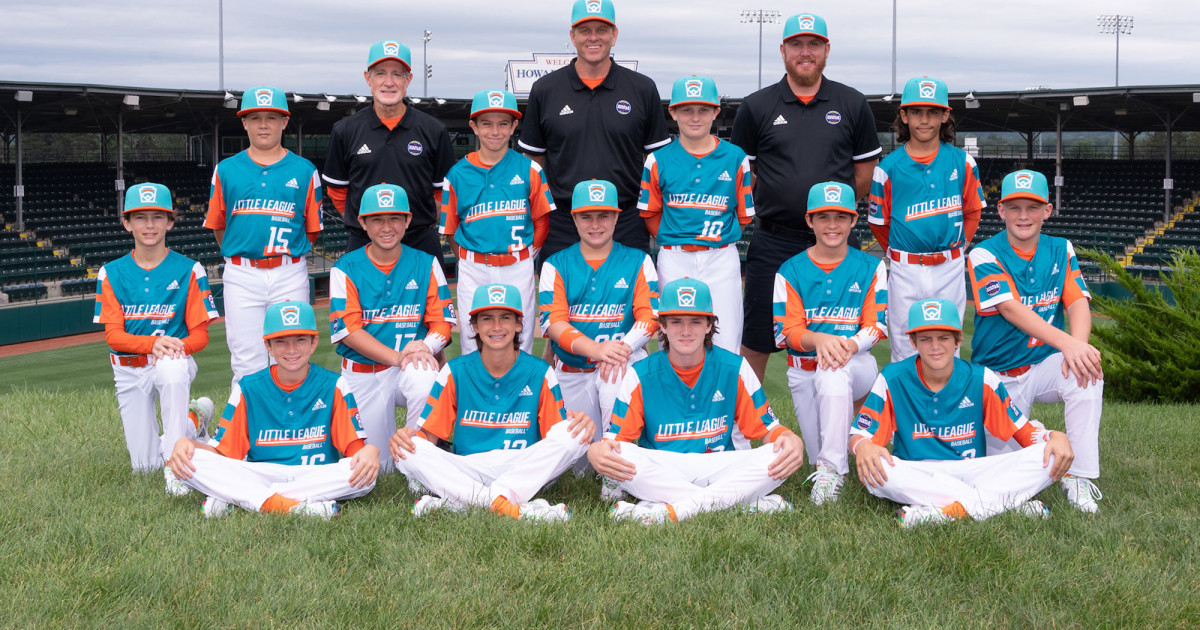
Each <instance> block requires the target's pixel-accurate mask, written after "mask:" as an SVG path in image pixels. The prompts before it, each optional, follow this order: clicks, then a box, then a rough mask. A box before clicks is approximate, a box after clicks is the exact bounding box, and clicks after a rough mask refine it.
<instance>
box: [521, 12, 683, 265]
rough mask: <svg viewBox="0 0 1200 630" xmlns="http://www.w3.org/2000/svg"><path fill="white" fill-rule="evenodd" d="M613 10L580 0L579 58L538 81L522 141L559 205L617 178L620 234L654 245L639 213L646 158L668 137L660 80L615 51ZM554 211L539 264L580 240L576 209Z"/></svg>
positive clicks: (635, 243)
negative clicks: (583, 186) (582, 185)
mask: <svg viewBox="0 0 1200 630" xmlns="http://www.w3.org/2000/svg"><path fill="white" fill-rule="evenodd" d="M615 15H616V13H615V11H614V10H613V5H612V2H611V0H576V2H575V5H574V7H573V8H572V10H571V42H572V43H573V44H574V45H575V53H576V57H575V59H573V60H571V63H570V64H569V65H567V66H566V67H563V68H560V69H558V70H555V71H554V72H551V73H550V74H548V75H546V76H544V77H542V78H540V79H538V80H537V82H536V83H534V84H533V88H532V89H531V90H530V92H529V104H528V107H527V108H526V110H525V119H524V121H523V122H524V123H525V124H523V125H521V129H522V131H521V139H520V141H519V142H518V145H519V146H520V147H521V150H522V151H524V152H525V153H527V154H528V155H529V156H530V157H532V158H533V159H534V160H535V161H537V162H538V163H539V164H541V165H542V166H543V167H544V168H545V171H546V178H547V180H548V181H549V183H550V194H551V195H552V196H553V197H554V203H555V205H556V206H557V207H558V208H560V209H561V208H570V207H571V192H572V191H573V190H574V188H575V184H577V183H579V182H581V181H583V180H585V179H604V180H608V181H610V182H612V183H613V184H614V185H615V186H616V188H617V203H618V205H619V206H620V207H621V214H620V215H619V217H618V219H617V227H616V231H615V233H614V239H615V240H616V241H618V242H620V243H621V244H623V245H627V246H629V247H636V248H638V249H641V250H648V249H649V246H650V235H649V233H648V232H646V223H645V221H644V220H643V219H642V217H641V216H639V215H638V211H637V200H638V194H639V192H640V186H641V175H642V163H643V161H644V159H645V154H646V153H648V152H650V151H653V150H654V149H657V148H658V147H661V146H663V145H665V144H667V143H668V142H670V137H669V136H667V123H666V119H665V118H664V117H663V108H662V99H661V98H660V97H659V95H658V88H657V87H656V86H655V85H654V81H652V80H651V79H650V78H649V77H647V76H645V75H643V74H639V73H637V72H634V71H632V70H629V69H627V68H623V67H621V66H619V65H617V64H616V63H615V62H614V61H613V60H612V58H611V57H610V56H609V55H610V53H611V52H612V47H613V45H614V44H616V43H617V23H616V17H615ZM549 216H550V233H549V235H548V237H547V238H546V244H545V246H543V247H542V251H541V253H540V255H539V265H540V262H541V261H542V260H545V259H546V257H547V256H549V255H550V254H553V253H554V252H557V251H559V250H561V249H564V248H566V247H567V246H568V245H571V244H572V243H575V242H577V241H578V240H579V234H578V232H577V231H576V229H575V225H574V224H573V223H572V221H571V213H570V212H551V213H550V215H549Z"/></svg>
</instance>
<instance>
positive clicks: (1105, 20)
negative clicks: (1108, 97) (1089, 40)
mask: <svg viewBox="0 0 1200 630" xmlns="http://www.w3.org/2000/svg"><path fill="white" fill-rule="evenodd" d="M1096 28H1097V29H1098V30H1099V31H1100V34H1102V35H1116V36H1117V62H1116V71H1115V77H1114V79H1113V84H1114V85H1117V86H1120V85H1121V33H1125V34H1126V35H1128V34H1130V33H1132V32H1133V16H1132V15H1111V14H1105V15H1100V16H1097V17H1096Z"/></svg>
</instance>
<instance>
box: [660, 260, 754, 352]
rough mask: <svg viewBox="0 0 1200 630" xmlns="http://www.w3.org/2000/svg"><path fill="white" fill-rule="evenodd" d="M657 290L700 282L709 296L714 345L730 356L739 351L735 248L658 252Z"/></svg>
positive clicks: (739, 309)
mask: <svg viewBox="0 0 1200 630" xmlns="http://www.w3.org/2000/svg"><path fill="white" fill-rule="evenodd" d="M657 270H658V286H659V287H660V288H661V287H663V286H664V285H666V284H667V283H668V282H671V281H672V280H678V279H680V278H685V277H686V278H699V279H701V280H703V281H704V282H705V284H707V285H708V289H709V291H711V292H712V305H713V314H714V315H716V316H717V334H715V335H713V345H715V346H718V347H721V348H724V349H726V350H728V351H730V352H733V353H735V354H736V353H740V352H741V350H742V318H743V312H742V263H741V259H740V258H739V257H738V251H737V247H735V246H733V245H726V246H724V247H718V248H714V249H709V250H705V251H698V252H689V251H684V250H681V249H667V248H660V249H659V250H658V269H657Z"/></svg>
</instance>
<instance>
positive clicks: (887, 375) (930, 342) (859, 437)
mask: <svg viewBox="0 0 1200 630" xmlns="http://www.w3.org/2000/svg"><path fill="white" fill-rule="evenodd" d="M907 315H908V322H909V331H908V334H909V336H910V337H911V339H912V343H913V346H914V347H915V348H916V350H917V354H916V355H915V356H912V357H909V358H907V359H905V360H903V361H901V362H899V363H891V364H889V365H887V366H884V368H883V370H881V371H880V374H879V378H877V379H875V386H874V387H872V388H871V394H870V395H869V396H868V397H867V402H866V403H865V404H864V405H863V408H862V413H860V414H859V416H858V420H857V421H856V422H855V425H854V426H853V427H852V428H851V430H850V450H851V451H852V452H853V453H854V455H855V458H856V460H857V462H856V464H857V467H858V477H859V479H861V480H862V482H863V485H865V486H866V487H867V491H868V492H870V493H871V494H873V495H875V496H877V497H880V498H883V499H890V500H892V501H895V502H897V503H901V504H905V505H904V506H903V507H901V508H900V510H899V511H897V512H896V516H897V518H898V520H899V521H900V526H901V527H905V528H908V527H914V526H916V525H921V524H924V523H942V522H945V521H949V520H952V519H956V518H963V517H968V516H969V517H971V518H973V519H976V520H983V519H985V518H988V517H990V516H995V515H996V514H1000V513H1001V512H1005V511H1007V510H1018V511H1020V512H1022V513H1024V514H1027V515H1029V516H1034V517H1042V518H1046V517H1049V516H1050V510H1048V509H1047V508H1046V506H1044V505H1043V504H1042V502H1041V501H1037V500H1031V499H1033V497H1034V496H1035V495H1036V494H1037V493H1039V492H1041V491H1042V490H1044V489H1045V488H1047V487H1049V486H1050V484H1051V483H1053V482H1055V481H1057V480H1059V479H1061V478H1062V476H1063V474H1065V473H1066V472H1067V470H1068V469H1070V467H1071V462H1072V461H1073V460H1074V459H1075V455H1074V453H1073V452H1072V451H1071V444H1070V442H1069V441H1068V440H1067V435H1066V434H1065V433H1062V432H1061V431H1049V430H1047V429H1046V428H1045V427H1044V426H1042V425H1041V423H1039V422H1037V421H1036V420H1029V419H1027V418H1026V417H1025V415H1024V414H1022V413H1021V411H1020V410H1019V409H1018V408H1017V406H1016V405H1015V404H1013V402H1012V401H1011V400H1010V399H1009V397H1008V392H1007V391H1006V390H1005V389H1004V384H1003V383H1001V382H1000V377H999V376H997V375H996V373H995V372H993V371H991V370H989V369H987V368H985V367H983V366H982V365H975V364H972V363H970V362H968V361H964V360H962V359H959V358H957V357H955V356H954V353H955V352H956V351H957V350H958V348H959V346H960V345H961V344H962V324H961V323H960V320H959V318H958V307H957V306H956V305H955V303H954V302H952V301H950V300H946V299H936V298H935V299H926V300H917V301H916V302H914V303H913V305H912V307H911V308H909V311H908V313H907ZM985 431H986V432H987V433H989V434H991V435H993V436H995V437H997V438H999V439H1000V440H1009V439H1013V440H1016V441H1017V443H1019V444H1020V445H1021V446H1022V447H1024V448H1022V449H1021V450H1019V451H1016V452H1013V453H1005V454H1002V455H992V456H987V455H988V454H987V442H986V440H985ZM889 442H891V443H892V452H891V453H889V452H888V451H887V448H886V446H887V444H888V443H889ZM1043 443H1044V444H1045V446H1044V447H1042V446H1040V444H1043ZM1047 468H1049V469H1050V470H1049V473H1048V474H1047V471H1046V469H1047Z"/></svg>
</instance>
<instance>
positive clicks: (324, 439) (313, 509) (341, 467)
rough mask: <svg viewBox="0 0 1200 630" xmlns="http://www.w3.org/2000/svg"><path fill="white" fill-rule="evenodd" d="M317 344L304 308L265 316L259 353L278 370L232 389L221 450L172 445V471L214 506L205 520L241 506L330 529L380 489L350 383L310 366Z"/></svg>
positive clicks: (296, 305)
mask: <svg viewBox="0 0 1200 630" xmlns="http://www.w3.org/2000/svg"><path fill="white" fill-rule="evenodd" d="M318 340H319V338H318V336H317V320H316V316H315V315H314V314H313V309H312V306H310V305H309V304H308V302H299V301H292V302H280V303H279V304H272V305H271V306H269V307H267V313H266V316H265V322H264V325H263V345H265V346H266V348H267V352H268V353H269V354H270V355H271V358H272V359H274V361H275V364H274V365H271V366H270V367H265V368H263V369H262V370H260V371H258V372H255V373H254V374H250V375H248V376H246V377H244V378H242V379H241V380H240V381H238V382H237V383H235V384H234V385H233V391H232V392H230V394H229V402H228V404H226V405H225V412H224V413H223V414H222V415H221V422H220V424H219V428H218V430H217V437H216V439H217V443H216V445H215V446H212V445H210V444H209V443H208V442H202V441H198V440H190V439H187V438H180V440H179V441H178V442H176V443H175V447H174V451H173V452H172V453H171V460H170V466H171V469H172V470H173V471H174V473H175V475H176V476H177V477H179V479H180V480H182V481H183V483H184V484H186V485H187V486H189V487H191V488H194V489H196V490H199V491H200V492H203V493H204V494H205V495H207V496H208V498H207V499H205V501H204V507H203V509H202V513H203V514H204V516H206V517H220V516H224V515H226V514H228V513H229V512H231V511H232V510H233V506H235V505H236V506H239V507H241V508H243V509H245V510H249V511H251V512H277V513H291V514H300V515H305V516H317V517H320V518H324V519H329V518H332V517H334V516H336V515H337V513H338V510H339V509H340V507H339V506H338V504H337V501H342V500H346V499H353V498H355V497H361V496H363V495H365V494H367V493H368V492H370V491H371V488H373V487H374V486H375V478H376V476H377V475H378V474H379V452H378V450H377V449H376V448H375V447H374V446H371V445H370V444H367V443H366V434H365V433H363V431H362V429H361V428H359V424H358V409H357V408H356V407H355V404H354V395H353V394H352V393H350V389H349V386H348V384H347V383H346V379H344V378H342V377H340V376H338V375H337V373H335V372H331V371H329V370H326V369H325V368H323V367H321V366H319V365H313V364H312V363H310V361H309V360H310V358H311V357H312V354H313V352H314V351H316V349H317V343H318Z"/></svg>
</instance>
